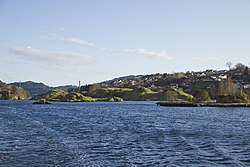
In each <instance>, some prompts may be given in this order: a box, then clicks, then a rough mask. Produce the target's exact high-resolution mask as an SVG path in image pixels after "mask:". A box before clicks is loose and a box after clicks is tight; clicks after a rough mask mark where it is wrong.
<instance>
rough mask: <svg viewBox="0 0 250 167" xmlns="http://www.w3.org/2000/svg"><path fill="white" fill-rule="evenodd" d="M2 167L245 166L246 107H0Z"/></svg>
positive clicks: (249, 133)
mask: <svg viewBox="0 0 250 167" xmlns="http://www.w3.org/2000/svg"><path fill="white" fill-rule="evenodd" d="M0 166H3V167H8V166H10V167H12V166H25V167H26V166H101V167H103V166H250V108H206V107H204V108H199V107H196V108H192V107H189V108H186V107H183V108H178V107H157V106H156V105H155V102H143V101H142V102H117V103H116V102H114V103H113V102H107V103H106V102H93V103H59V102H54V103H53V104H51V105H34V104H32V101H0Z"/></svg>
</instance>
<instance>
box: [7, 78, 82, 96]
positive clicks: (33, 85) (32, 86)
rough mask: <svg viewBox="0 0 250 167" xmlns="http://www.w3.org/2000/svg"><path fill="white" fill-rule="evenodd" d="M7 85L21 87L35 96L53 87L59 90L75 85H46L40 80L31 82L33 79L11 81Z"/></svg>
mask: <svg viewBox="0 0 250 167" xmlns="http://www.w3.org/2000/svg"><path fill="white" fill-rule="evenodd" d="M9 85H13V86H17V87H21V88H23V89H24V90H26V91H28V92H29V93H30V96H32V97H33V96H36V95H40V94H44V93H47V92H49V91H51V90H54V89H61V90H68V89H71V88H76V87H77V86H75V85H65V86H57V87H51V86H48V85H45V84H44V83H42V82H33V81H26V82H13V83H10V84H9Z"/></svg>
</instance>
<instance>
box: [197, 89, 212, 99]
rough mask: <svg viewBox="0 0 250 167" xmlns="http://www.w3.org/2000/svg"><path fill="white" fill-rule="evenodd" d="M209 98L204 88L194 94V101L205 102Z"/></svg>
mask: <svg viewBox="0 0 250 167" xmlns="http://www.w3.org/2000/svg"><path fill="white" fill-rule="evenodd" d="M210 100H211V98H210V96H209V94H208V92H207V91H206V90H199V91H197V92H196V93H195V95H194V101H195V102H207V101H210Z"/></svg>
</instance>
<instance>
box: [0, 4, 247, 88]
mask: <svg viewBox="0 0 250 167" xmlns="http://www.w3.org/2000/svg"><path fill="white" fill-rule="evenodd" d="M249 57H250V0H105V1H104V0H74V1H72V0H53V1H51V0H42V1H34V0H22V1H20V0H0V68H1V70H0V80H2V81H3V82H7V83H10V82H14V81H30V80H31V81H35V82H43V83H45V84H47V85H50V86H58V85H72V84H73V85H77V84H78V81H81V82H82V84H90V83H97V82H101V81H105V80H109V79H113V78H116V77H121V76H127V75H140V74H154V73H174V72H182V71H183V72H184V71H203V70H206V69H217V70H219V69H227V66H226V63H227V62H229V61H230V62H232V63H233V64H236V63H238V62H240V63H243V64H245V65H249V62H250V58H249Z"/></svg>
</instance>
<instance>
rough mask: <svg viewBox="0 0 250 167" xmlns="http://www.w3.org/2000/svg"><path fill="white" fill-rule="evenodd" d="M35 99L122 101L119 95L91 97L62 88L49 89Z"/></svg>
mask: <svg viewBox="0 0 250 167" xmlns="http://www.w3.org/2000/svg"><path fill="white" fill-rule="evenodd" d="M35 99H40V100H41V99H45V100H48V101H60V102H96V101H110V102H114V101H123V100H122V99H121V98H119V97H103V98H93V97H90V96H85V95H83V94H81V93H77V92H67V91H63V90H51V91H49V92H47V93H44V94H41V95H38V96H37V97H36V98H35Z"/></svg>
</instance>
